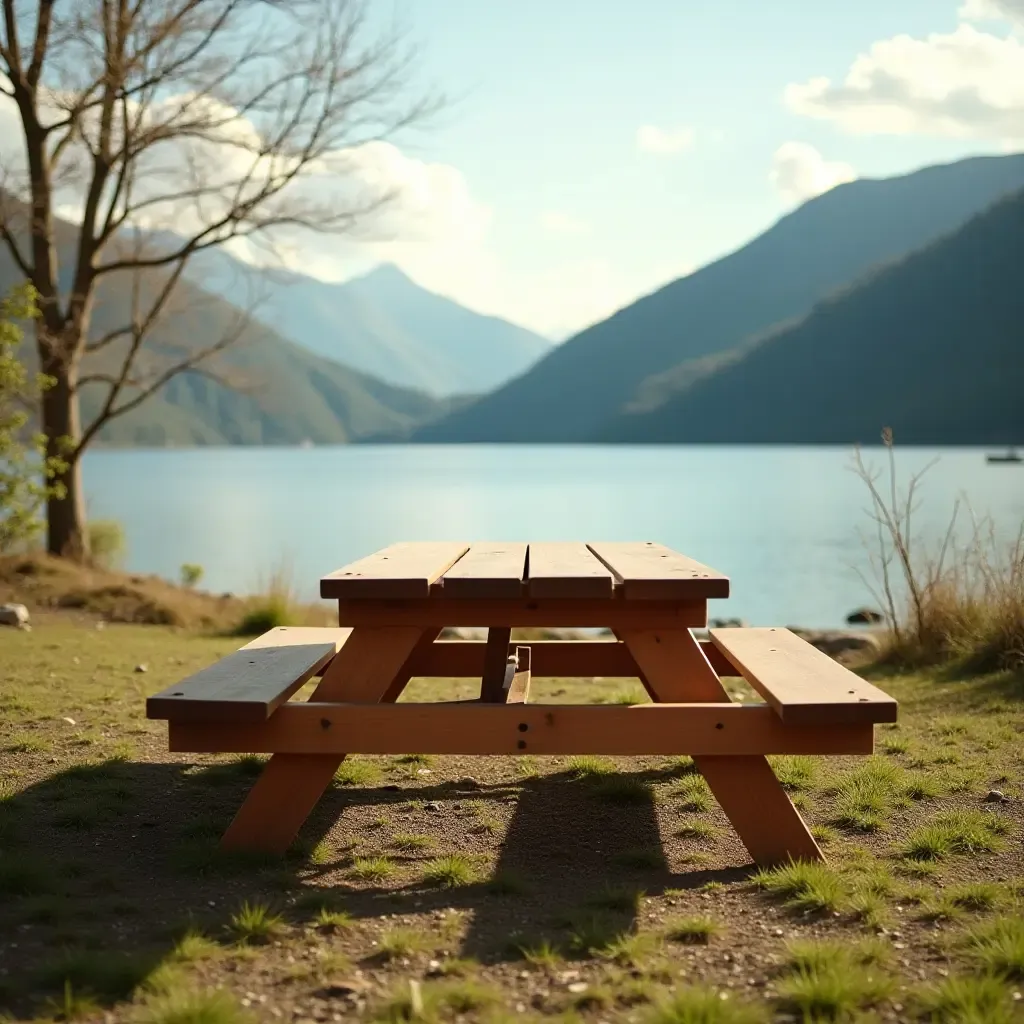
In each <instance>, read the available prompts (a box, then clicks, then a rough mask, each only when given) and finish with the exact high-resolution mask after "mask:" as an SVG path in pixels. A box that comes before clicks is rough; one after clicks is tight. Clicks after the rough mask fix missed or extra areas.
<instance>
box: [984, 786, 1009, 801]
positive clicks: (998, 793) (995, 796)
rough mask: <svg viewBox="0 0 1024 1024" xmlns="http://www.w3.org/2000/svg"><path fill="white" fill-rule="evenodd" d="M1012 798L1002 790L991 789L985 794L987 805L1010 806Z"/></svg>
mask: <svg viewBox="0 0 1024 1024" xmlns="http://www.w3.org/2000/svg"><path fill="white" fill-rule="evenodd" d="M1009 802H1010V798H1009V797H1008V796H1007V795H1006V794H1005V793H1004V792H1003V791H1002V790H1001V789H990V790H989V791H988V792H987V793H986V794H985V803H987V804H1008V803H1009Z"/></svg>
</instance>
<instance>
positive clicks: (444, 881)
mask: <svg viewBox="0 0 1024 1024" xmlns="http://www.w3.org/2000/svg"><path fill="white" fill-rule="evenodd" d="M475 875H476V872H475V871H474V869H473V862H472V861H471V860H470V859H469V858H468V857H466V856H465V855H463V854H461V853H449V854H445V856H443V857H438V858H436V859H435V860H431V861H428V862H427V863H426V864H425V865H424V869H423V881H424V883H425V884H426V885H433V886H437V887H438V888H441V889H454V888H456V887H457V886H460V885H468V884H469V883H470V882H472V881H473V879H474V877H475Z"/></svg>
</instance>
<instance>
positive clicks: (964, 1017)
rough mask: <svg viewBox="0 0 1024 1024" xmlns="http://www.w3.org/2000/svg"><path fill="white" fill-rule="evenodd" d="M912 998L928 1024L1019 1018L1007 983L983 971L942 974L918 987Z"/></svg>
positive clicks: (1002, 1022)
mask: <svg viewBox="0 0 1024 1024" xmlns="http://www.w3.org/2000/svg"><path fill="white" fill-rule="evenodd" d="M914 1002H915V1003H916V1005H917V1007H918V1009H920V1011H921V1016H922V1017H923V1018H924V1019H925V1020H927V1021H930V1022H931V1024H1011V1022H1012V1021H1013V1020H1016V1019H1019V1018H1017V1017H1016V1016H1015V1015H1014V1012H1013V1003H1012V1002H1011V999H1010V993H1009V992H1008V991H1007V989H1006V986H1005V985H1004V984H1003V983H1002V982H1001V981H1000V980H999V979H998V978H994V977H992V976H990V975H984V974H981V975H960V976H954V977H952V978H945V979H944V980H943V981H941V982H939V983H938V984H937V985H932V986H930V987H928V988H925V989H921V990H919V991H918V992H917V993H916V996H915V1000H914Z"/></svg>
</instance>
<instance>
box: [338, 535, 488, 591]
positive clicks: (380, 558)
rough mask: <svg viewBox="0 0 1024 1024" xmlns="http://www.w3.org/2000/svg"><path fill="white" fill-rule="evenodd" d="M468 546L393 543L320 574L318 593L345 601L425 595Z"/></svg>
mask: <svg viewBox="0 0 1024 1024" xmlns="http://www.w3.org/2000/svg"><path fill="white" fill-rule="evenodd" d="M468 550H469V545H468V544H464V543H462V542H458V543H452V542H434V541H425V542H422V541H406V542H403V543H401V544H392V545H391V546H390V547H387V548H382V549H381V550H380V551H375V552H374V553H373V554H372V555H368V556H367V557H366V558H361V559H359V560H358V561H357V562H351V563H350V564H349V565H345V566H342V568H340V569H336V570H335V571H334V572H332V573H328V574H327V575H326V576H324V577H322V578H321V580H320V596H321V597H324V598H338V599H339V600H346V601H352V600H387V599H407V598H411V599H415V598H425V597H428V596H429V595H430V587H431V584H432V583H434V582H435V581H436V580H438V579H440V578H441V576H443V575H444V573H445V572H446V571H447V570H448V569H450V568H451V567H452V566H453V565H454V564H455V563H456V562H457V561H458V560H459V559H460V558H461V557H462V556H463V555H464V554H465V553H466V552H467V551H468Z"/></svg>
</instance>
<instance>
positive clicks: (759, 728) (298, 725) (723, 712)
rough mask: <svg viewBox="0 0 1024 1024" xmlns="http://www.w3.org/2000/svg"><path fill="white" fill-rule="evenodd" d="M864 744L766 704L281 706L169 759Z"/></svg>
mask: <svg viewBox="0 0 1024 1024" xmlns="http://www.w3.org/2000/svg"><path fill="white" fill-rule="evenodd" d="M871 744H872V736H871V727H870V726H863V725H860V726H855V725H851V726H836V727H834V728H831V729H817V728H811V727H804V726H792V725H785V724H784V723H783V722H781V721H779V717H778V715H776V714H775V713H774V712H773V711H772V709H771V708H769V707H767V706H765V705H763V704H760V705H744V704H732V703H727V704H637V705H633V706H630V707H623V706H618V705H606V704H584V705H569V704H508V705H502V704H488V703H483V702H467V703H451V704H448V703H432V704H393V705H383V704H341V705H339V704H335V703H313V702H309V703H298V704H287V705H285V706H284V707H282V708H279V709H278V711H277V712H276V713H275V714H274V716H273V717H272V718H271V719H269V721H267V722H263V723H261V724H259V725H238V726H210V725H206V724H191V723H178V722H174V723H172V727H171V750H173V751H182V752H184V751H189V752H207V751H218V750H219V751H230V752H237V753H247V752H254V753H258V752H263V753H265V752H268V751H274V752H281V751H286V752H287V753H288V756H291V755H307V754H311V753H315V754H322V755H324V756H325V757H329V756H331V755H333V754H335V753H341V752H343V751H344V752H349V753H359V754H400V753H405V752H407V751H409V750H415V751H416V752H417V753H423V754H466V755H469V754H608V755H622V756H632V755H643V754H683V753H691V754H695V755H735V754H746V755H750V754H862V753H866V752H868V751H870V749H871ZM711 759H712V760H714V758H711ZM748 760H749V758H748ZM776 785H778V783H777V782H776ZM780 792H781V789H780ZM773 827H774V825H773Z"/></svg>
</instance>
